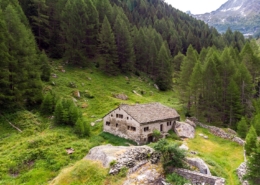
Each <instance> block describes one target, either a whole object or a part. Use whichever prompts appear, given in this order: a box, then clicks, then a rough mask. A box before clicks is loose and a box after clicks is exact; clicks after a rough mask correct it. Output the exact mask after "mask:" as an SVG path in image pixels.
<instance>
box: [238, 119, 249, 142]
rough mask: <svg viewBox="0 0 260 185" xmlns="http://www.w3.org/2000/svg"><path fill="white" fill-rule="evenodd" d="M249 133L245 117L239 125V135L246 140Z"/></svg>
mask: <svg viewBox="0 0 260 185" xmlns="http://www.w3.org/2000/svg"><path fill="white" fill-rule="evenodd" d="M247 131H248V126H247V123H246V119H245V117H242V118H241V120H240V121H239V122H238V124H237V133H238V135H239V136H240V137H241V138H243V139H245V138H246V134H247Z"/></svg>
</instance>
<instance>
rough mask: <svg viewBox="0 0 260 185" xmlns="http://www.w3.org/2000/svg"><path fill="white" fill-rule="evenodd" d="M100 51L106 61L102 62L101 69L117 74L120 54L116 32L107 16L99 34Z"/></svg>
mask: <svg viewBox="0 0 260 185" xmlns="http://www.w3.org/2000/svg"><path fill="white" fill-rule="evenodd" d="M99 42H100V43H99V51H100V54H101V55H102V57H103V59H104V62H103V63H101V64H100V65H101V66H100V67H101V69H102V70H103V71H104V72H105V73H107V74H112V75H115V74H117V73H118V55H117V46H116V43H115V37H114V33H113V31H112V29H111V26H110V24H109V22H108V19H107V17H106V16H105V18H104V21H103V24H102V27H101V31H100V34H99Z"/></svg>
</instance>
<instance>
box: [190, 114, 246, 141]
mask: <svg viewBox="0 0 260 185" xmlns="http://www.w3.org/2000/svg"><path fill="white" fill-rule="evenodd" d="M189 120H191V121H193V122H194V123H195V124H196V125H198V126H200V127H202V128H206V129H208V130H209V131H210V132H211V133H212V134H214V135H215V136H218V137H221V138H223V139H227V140H230V141H234V142H236V143H238V144H239V145H244V144H245V141H244V140H243V139H241V138H239V137H237V136H236V135H235V131H233V130H231V129H229V132H225V131H224V130H223V129H221V128H218V127H215V126H209V125H205V124H202V123H200V122H199V121H198V120H197V119H196V118H189Z"/></svg>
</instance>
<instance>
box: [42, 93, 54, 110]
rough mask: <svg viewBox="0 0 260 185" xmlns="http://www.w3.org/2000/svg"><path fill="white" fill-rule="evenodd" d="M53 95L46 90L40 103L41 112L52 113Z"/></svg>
mask: <svg viewBox="0 0 260 185" xmlns="http://www.w3.org/2000/svg"><path fill="white" fill-rule="evenodd" d="M53 102H54V101H53V96H52V94H51V93H50V92H48V93H47V94H46V95H45V96H44V99H43V101H42V104H41V113H42V114H44V115H50V114H52V113H53V108H54V105H53Z"/></svg>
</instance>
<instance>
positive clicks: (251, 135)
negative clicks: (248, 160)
mask: <svg viewBox="0 0 260 185" xmlns="http://www.w3.org/2000/svg"><path fill="white" fill-rule="evenodd" d="M256 142H257V134H256V131H255V128H254V126H252V125H251V127H250V129H249V132H248V133H247V135H246V144H245V150H246V154H247V155H248V156H249V155H250V154H251V153H252V152H253V151H254V149H256Z"/></svg>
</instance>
